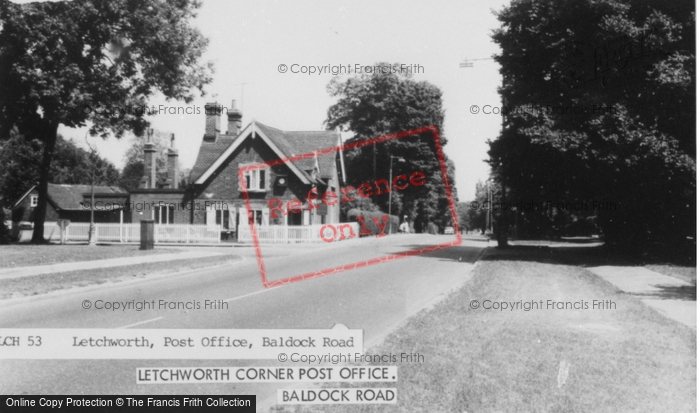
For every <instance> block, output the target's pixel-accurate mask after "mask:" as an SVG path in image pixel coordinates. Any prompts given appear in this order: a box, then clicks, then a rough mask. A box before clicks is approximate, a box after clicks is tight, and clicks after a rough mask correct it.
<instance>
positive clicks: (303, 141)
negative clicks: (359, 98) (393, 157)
mask: <svg viewBox="0 0 700 413" xmlns="http://www.w3.org/2000/svg"><path fill="white" fill-rule="evenodd" d="M254 123H255V125H256V126H257V127H258V128H259V129H260V131H262V132H263V133H264V134H265V135H266V136H267V137H268V138H270V140H271V141H272V142H273V143H274V144H275V146H277V147H278V148H279V149H280V151H282V153H283V154H284V156H285V157H292V156H294V155H303V154H306V153H309V152H313V151H314V150H319V149H326V148H330V147H333V146H335V145H337V144H338V134H337V132H333V131H318V132H285V131H283V130H280V129H277V128H273V127H271V126H267V125H264V124H262V123H260V122H254ZM239 137H241V136H240V135H239ZM235 140H236V139H235V138H233V137H231V136H230V135H219V137H218V138H217V140H216V142H206V141H202V144H201V145H200V147H199V154H198V155H197V161H196V162H195V164H194V167H193V168H192V177H193V179H194V180H197V179H199V177H200V176H202V174H204V173H205V172H206V171H207V169H208V168H209V166H211V165H212V164H213V163H214V162H215V161H216V160H217V159H218V158H219V157H220V156H221V155H222V154H223V153H224V152H225V151H226V149H227V148H228V147H229V146H231V145H232V144H233V143H234V141H235ZM335 156H336V152H331V153H328V154H325V155H321V156H319V157H318V163H319V169H320V171H319V175H320V177H321V178H330V177H331V174H332V171H333V166H334V165H335ZM315 162H316V161H315V160H314V158H307V159H301V160H297V161H294V162H293V163H294V165H296V166H297V168H299V169H300V170H301V171H302V173H303V174H304V175H306V177H307V178H309V180H310V179H311V176H310V174H309V173H308V172H307V171H310V170H312V169H313V168H314V164H315Z"/></svg>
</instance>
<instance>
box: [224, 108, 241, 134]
mask: <svg viewBox="0 0 700 413" xmlns="http://www.w3.org/2000/svg"><path fill="white" fill-rule="evenodd" d="M242 117H243V114H242V113H241V111H240V110H238V109H236V101H235V100H232V101H231V109H229V111H228V131H227V132H226V134H227V135H233V136H238V133H239V132H240V131H241V118H242Z"/></svg>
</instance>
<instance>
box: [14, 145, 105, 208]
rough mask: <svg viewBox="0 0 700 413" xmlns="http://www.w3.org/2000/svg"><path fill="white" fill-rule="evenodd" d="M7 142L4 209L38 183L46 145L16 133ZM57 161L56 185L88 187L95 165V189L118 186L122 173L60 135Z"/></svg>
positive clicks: (54, 168)
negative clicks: (100, 186)
mask: <svg viewBox="0 0 700 413" xmlns="http://www.w3.org/2000/svg"><path fill="white" fill-rule="evenodd" d="M11 135H12V137H11V138H10V139H9V140H8V141H6V142H4V145H2V147H1V150H0V194H2V197H3V204H4V205H2V206H6V207H9V206H11V205H12V204H13V203H14V202H15V201H17V199H19V197H21V196H22V195H24V193H25V192H27V190H28V189H29V188H31V187H32V186H33V185H36V183H37V182H38V181H39V166H40V164H41V154H42V151H43V143H42V142H41V141H39V140H37V139H34V140H28V139H25V138H24V137H23V136H20V135H19V134H17V133H12V134H11ZM55 157H56V160H55V161H54V162H52V163H51V181H52V183H55V184H71V185H89V184H90V183H91V181H92V168H93V161H94V163H95V164H94V167H95V185H117V180H118V179H119V171H118V170H117V168H116V167H115V166H114V164H112V163H111V162H110V161H108V160H107V159H104V158H102V157H100V156H95V157H93V156H92V155H91V153H90V152H88V151H86V150H84V149H82V148H80V147H78V146H77V145H76V144H74V143H73V142H72V141H70V140H66V139H64V138H63V137H62V136H61V135H58V138H57V140H56V156H55Z"/></svg>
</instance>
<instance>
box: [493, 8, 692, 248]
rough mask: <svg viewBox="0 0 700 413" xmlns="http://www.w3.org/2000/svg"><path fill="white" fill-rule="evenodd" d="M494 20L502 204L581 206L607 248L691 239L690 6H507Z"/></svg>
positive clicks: (496, 160)
mask: <svg viewBox="0 0 700 413" xmlns="http://www.w3.org/2000/svg"><path fill="white" fill-rule="evenodd" d="M498 19H499V20H500V22H501V28H500V29H499V30H497V31H495V33H494V34H493V39H494V41H495V42H496V43H498V44H499V45H500V46H501V48H502V54H501V55H500V56H497V58H496V60H498V62H499V63H500V64H501V73H502V75H503V79H504V87H503V88H502V90H501V94H502V97H503V100H504V102H505V106H507V107H509V108H517V109H518V110H517V111H511V113H509V114H508V115H507V117H506V123H505V128H504V130H503V132H502V134H501V136H499V137H498V139H496V140H495V141H493V142H491V143H490V145H491V148H490V152H489V154H490V163H491V165H492V168H493V171H494V173H495V175H496V177H497V179H498V180H499V181H502V180H503V179H505V182H506V184H507V186H508V198H509V200H511V201H538V202H539V201H551V202H562V203H567V202H568V203H570V204H576V203H579V205H583V204H584V203H588V205H589V206H590V208H592V209H593V210H594V212H595V213H596V214H597V216H598V224H599V225H600V227H601V229H602V230H603V233H604V235H605V239H606V243H608V244H610V245H616V246H621V247H629V248H633V249H634V248H636V247H638V246H642V245H650V244H651V243H652V242H656V241H662V240H666V241H667V242H669V243H673V244H674V245H677V243H678V242H682V240H684V239H685V238H686V236H694V235H695V210H696V208H695V191H696V187H695V168H696V165H695V134H696V124H695V122H696V121H695V107H696V106H695V43H694V42H695V13H694V3H693V2H692V1H688V0H680V1H674V2H666V1H661V0H645V1H632V0H514V1H513V2H512V3H511V4H510V6H508V7H507V8H505V9H504V10H502V11H501V12H500V13H499V14H498ZM594 202H595V203H596V204H595V205H597V208H594V207H593V205H594ZM546 213H547V214H550V216H549V217H548V218H547V219H549V220H550V222H554V220H555V219H557V217H561V216H565V214H557V211H556V210H554V211H547V212H546ZM584 215H585V214H584Z"/></svg>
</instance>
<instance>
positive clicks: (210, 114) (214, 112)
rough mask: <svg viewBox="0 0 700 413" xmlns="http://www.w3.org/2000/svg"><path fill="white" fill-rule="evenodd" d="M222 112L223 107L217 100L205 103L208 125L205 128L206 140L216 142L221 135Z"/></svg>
mask: <svg viewBox="0 0 700 413" xmlns="http://www.w3.org/2000/svg"><path fill="white" fill-rule="evenodd" d="M221 112H222V107H221V106H219V104H218V103H216V102H210V103H207V104H206V105H204V114H205V115H206V126H205V129H204V141H205V142H216V138H218V137H219V127H220V126H221Z"/></svg>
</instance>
